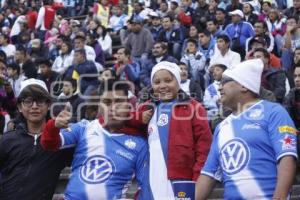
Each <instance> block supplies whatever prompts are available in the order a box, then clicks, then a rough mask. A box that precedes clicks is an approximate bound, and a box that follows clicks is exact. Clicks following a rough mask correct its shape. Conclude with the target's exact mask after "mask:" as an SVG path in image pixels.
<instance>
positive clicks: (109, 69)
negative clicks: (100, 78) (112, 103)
mask: <svg viewBox="0 0 300 200" xmlns="http://www.w3.org/2000/svg"><path fill="white" fill-rule="evenodd" d="M106 71H110V73H111V76H112V77H114V78H115V79H117V73H116V71H115V70H114V69H113V68H106V69H104V70H103V71H101V72H100V74H102V73H103V72H106Z"/></svg>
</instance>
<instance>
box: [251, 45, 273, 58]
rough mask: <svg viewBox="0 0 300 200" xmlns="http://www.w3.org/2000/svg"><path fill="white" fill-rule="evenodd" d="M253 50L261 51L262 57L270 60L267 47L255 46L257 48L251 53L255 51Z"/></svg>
mask: <svg viewBox="0 0 300 200" xmlns="http://www.w3.org/2000/svg"><path fill="white" fill-rule="evenodd" d="M255 52H262V53H263V54H264V57H265V58H268V59H269V60H270V53H269V52H268V50H267V49H264V48H257V49H255V50H254V52H253V53H255Z"/></svg>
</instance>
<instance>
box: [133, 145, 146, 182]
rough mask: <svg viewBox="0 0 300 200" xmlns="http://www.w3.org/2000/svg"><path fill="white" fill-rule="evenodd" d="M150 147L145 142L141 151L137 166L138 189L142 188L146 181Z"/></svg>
mask: <svg viewBox="0 0 300 200" xmlns="http://www.w3.org/2000/svg"><path fill="white" fill-rule="evenodd" d="M148 159H149V156H148V145H147V143H146V142H145V143H144V145H143V147H142V149H141V151H140V152H139V153H138V157H137V161H136V164H135V171H136V179H137V183H138V187H140V188H142V185H143V181H145V179H144V173H145V172H146V170H145V169H146V164H147V162H148Z"/></svg>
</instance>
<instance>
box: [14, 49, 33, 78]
mask: <svg viewBox="0 0 300 200" xmlns="http://www.w3.org/2000/svg"><path fill="white" fill-rule="evenodd" d="M14 61H15V62H16V63H17V64H19V65H20V67H21V75H24V76H25V77H26V78H36V77H37V67H36V65H35V64H34V62H32V61H31V59H29V55H27V52H26V49H25V48H24V47H22V46H19V47H17V49H16V54H15V56H14Z"/></svg>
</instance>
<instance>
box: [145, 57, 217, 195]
mask: <svg viewBox="0 0 300 200" xmlns="http://www.w3.org/2000/svg"><path fill="white" fill-rule="evenodd" d="M180 83H181V78H180V69H179V67H178V65H177V64H175V63H170V62H167V61H163V62H160V63H158V64H157V65H155V66H154V67H153V69H152V72H151V84H152V89H153V95H152V99H151V100H150V101H148V102H147V103H145V104H143V105H142V106H140V110H139V112H140V111H142V112H143V111H144V112H143V114H142V115H143V116H144V117H143V120H142V121H143V122H144V123H145V124H147V125H148V135H149V137H148V141H149V153H150V160H149V165H147V167H148V168H149V169H148V170H149V172H148V173H149V174H146V175H145V177H146V178H148V177H149V180H150V184H149V186H148V185H147V186H148V187H149V188H148V187H147V186H146V187H144V188H142V190H147V189H148V190H149V192H151V193H152V195H151V194H149V195H151V196H152V197H153V198H154V199H173V198H174V195H176V197H178V195H177V193H175V192H174V190H173V188H174V187H172V185H173V184H174V182H175V181H176V182H177V181H178V184H180V185H181V186H182V188H181V190H180V191H184V192H185V193H186V192H187V190H188V188H189V187H191V186H192V184H194V183H192V181H195V180H196V179H197V178H198V176H199V172H200V171H201V168H202V166H203V164H204V161H205V160H206V155H207V152H208V150H209V147H210V143H211V132H210V129H209V125H208V122H207V119H206V112H205V109H204V108H203V107H202V105H201V104H200V103H199V102H197V101H196V100H194V99H192V98H190V97H189V96H188V95H187V94H186V93H184V92H183V91H182V90H180ZM149 108H151V109H149ZM157 142H158V143H157ZM160 144H161V145H160ZM192 146H193V147H194V148H187V147H192ZM187 155H190V156H187ZM162 169H164V170H162ZM182 180H184V181H182ZM181 181H182V182H181ZM157 185H159V187H157ZM174 185H175V184H174ZM192 193H193V192H192ZM189 195H190V196H189V198H192V196H193V194H189ZM179 197H180V196H179ZM186 198H187V196H186Z"/></svg>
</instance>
